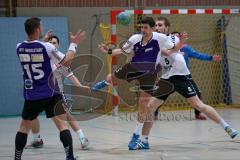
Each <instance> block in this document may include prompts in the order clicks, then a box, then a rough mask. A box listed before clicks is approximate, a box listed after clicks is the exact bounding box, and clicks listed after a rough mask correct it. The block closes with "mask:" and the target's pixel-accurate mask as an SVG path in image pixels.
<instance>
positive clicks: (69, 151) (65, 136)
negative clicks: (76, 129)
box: [60, 129, 74, 159]
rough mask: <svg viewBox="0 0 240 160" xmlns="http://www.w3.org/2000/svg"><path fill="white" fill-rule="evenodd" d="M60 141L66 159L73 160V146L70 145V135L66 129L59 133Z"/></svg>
mask: <svg viewBox="0 0 240 160" xmlns="http://www.w3.org/2000/svg"><path fill="white" fill-rule="evenodd" d="M60 140H61V142H62V144H63V147H64V149H65V153H66V157H67V159H74V156H73V144H72V135H71V133H70V131H69V130H68V129H66V130H63V131H61V132H60Z"/></svg>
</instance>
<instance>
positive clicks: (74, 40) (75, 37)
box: [60, 30, 86, 65]
mask: <svg viewBox="0 0 240 160" xmlns="http://www.w3.org/2000/svg"><path fill="white" fill-rule="evenodd" d="M85 38H86V32H85V31H82V30H79V31H78V32H77V33H76V34H72V33H71V32H70V39H71V43H70V45H69V48H68V52H67V53H66V56H65V57H64V59H63V60H62V61H61V62H60V64H61V65H68V64H69V62H70V61H71V60H72V59H73V58H74V55H75V53H76V49H77V46H78V44H79V43H80V42H81V41H82V40H84V39H85Z"/></svg>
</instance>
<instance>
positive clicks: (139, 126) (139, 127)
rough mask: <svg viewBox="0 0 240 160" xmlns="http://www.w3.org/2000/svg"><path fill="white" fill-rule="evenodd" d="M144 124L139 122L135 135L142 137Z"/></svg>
mask: <svg viewBox="0 0 240 160" xmlns="http://www.w3.org/2000/svg"><path fill="white" fill-rule="evenodd" d="M143 124H144V123H140V122H137V125H136V128H135V131H134V133H135V134H136V135H141V134H142V128H143Z"/></svg>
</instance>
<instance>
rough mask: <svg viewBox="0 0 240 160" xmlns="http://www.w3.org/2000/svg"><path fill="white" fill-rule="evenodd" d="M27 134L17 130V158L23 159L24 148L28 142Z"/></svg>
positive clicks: (17, 159) (18, 159) (16, 159)
mask: <svg viewBox="0 0 240 160" xmlns="http://www.w3.org/2000/svg"><path fill="white" fill-rule="evenodd" d="M27 136H28V135H27V134H26V133H22V132H17V134H16V138H15V160H21V158H22V152H23V149H24V147H25V145H26V143H27Z"/></svg>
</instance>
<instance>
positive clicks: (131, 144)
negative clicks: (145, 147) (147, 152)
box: [128, 133, 140, 150]
mask: <svg viewBox="0 0 240 160" xmlns="http://www.w3.org/2000/svg"><path fill="white" fill-rule="evenodd" d="M139 137H140V136H139V135H136V134H135V133H133V136H132V139H131V140H130V142H129V143H128V148H129V150H130V148H133V147H134V146H135V145H136V143H137V141H138V139H139Z"/></svg>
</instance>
